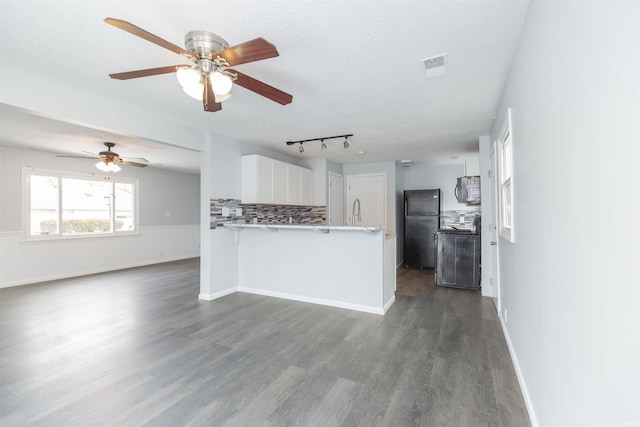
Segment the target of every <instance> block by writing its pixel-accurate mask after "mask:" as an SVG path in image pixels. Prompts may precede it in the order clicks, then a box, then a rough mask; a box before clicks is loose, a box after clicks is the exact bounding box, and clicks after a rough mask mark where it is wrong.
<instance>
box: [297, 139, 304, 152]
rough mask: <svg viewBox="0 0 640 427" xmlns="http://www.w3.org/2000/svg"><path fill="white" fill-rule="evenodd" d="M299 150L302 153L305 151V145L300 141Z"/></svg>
mask: <svg viewBox="0 0 640 427" xmlns="http://www.w3.org/2000/svg"><path fill="white" fill-rule="evenodd" d="M298 150H300V152H301V153H304V147H303V146H302V142H301V143H300V148H298Z"/></svg>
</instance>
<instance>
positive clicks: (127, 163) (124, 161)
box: [118, 160, 149, 168]
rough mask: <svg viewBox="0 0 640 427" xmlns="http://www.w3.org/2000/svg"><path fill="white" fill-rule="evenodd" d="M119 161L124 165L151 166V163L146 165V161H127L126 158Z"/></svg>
mask: <svg viewBox="0 0 640 427" xmlns="http://www.w3.org/2000/svg"><path fill="white" fill-rule="evenodd" d="M118 163H122V164H123V165H129V166H135V167H138V168H146V167H147V166H149V165H145V164H144V163H138V162H129V161H126V160H123V161H121V162H118Z"/></svg>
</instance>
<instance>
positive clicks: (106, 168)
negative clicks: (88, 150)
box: [96, 159, 121, 172]
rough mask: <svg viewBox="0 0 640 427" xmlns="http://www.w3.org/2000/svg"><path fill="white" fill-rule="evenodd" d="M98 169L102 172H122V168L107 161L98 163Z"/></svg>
mask: <svg viewBox="0 0 640 427" xmlns="http://www.w3.org/2000/svg"><path fill="white" fill-rule="evenodd" d="M96 167H97V168H98V169H100V170H101V171H102V172H120V170H121V168H120V166H118V165H116V164H115V163H114V162H112V161H108V160H106V159H105V160H100V161H99V162H98V163H96Z"/></svg>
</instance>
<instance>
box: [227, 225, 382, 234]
mask: <svg viewBox="0 0 640 427" xmlns="http://www.w3.org/2000/svg"><path fill="white" fill-rule="evenodd" d="M221 228H227V229H229V230H241V229H244V228H257V229H261V230H266V231H277V230H279V229H290V230H311V231H317V232H320V233H329V232H330V231H365V232H369V233H378V232H380V231H382V230H383V228H382V227H381V226H375V227H361V226H350V225H304V224H224V226H223V227H221ZM388 236H395V235H388Z"/></svg>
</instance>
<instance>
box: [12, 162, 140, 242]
mask: <svg viewBox="0 0 640 427" xmlns="http://www.w3.org/2000/svg"><path fill="white" fill-rule="evenodd" d="M33 175H36V176H51V177H56V178H57V179H58V182H59V183H60V184H59V197H58V222H60V219H61V218H62V211H63V209H64V207H63V205H62V197H61V195H62V180H63V179H75V180H84V181H96V182H105V181H106V182H109V183H111V186H112V194H113V195H114V197H115V185H116V184H130V185H132V187H133V202H132V204H133V206H132V207H133V215H132V217H133V220H132V223H133V224H134V230H123V231H118V230H115V220H116V216H115V212H116V211H117V209H116V203H113V204H112V206H111V214H112V215H111V217H112V218H113V220H112V221H113V223H112V224H111V231H108V232H100V233H83V234H62V233H61V232H58V233H56V234H40V235H32V234H31V176H33ZM139 187H140V186H139V180H138V179H136V178H125V177H112V176H107V175H101V174H97V173H78V172H68V171H57V170H51V169H40V168H33V167H29V166H24V167H23V168H22V238H23V240H24V241H47V240H68V239H92V238H93V239H95V238H108V237H115V236H131V235H139V234H140V209H139ZM60 225H61V224H60Z"/></svg>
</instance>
